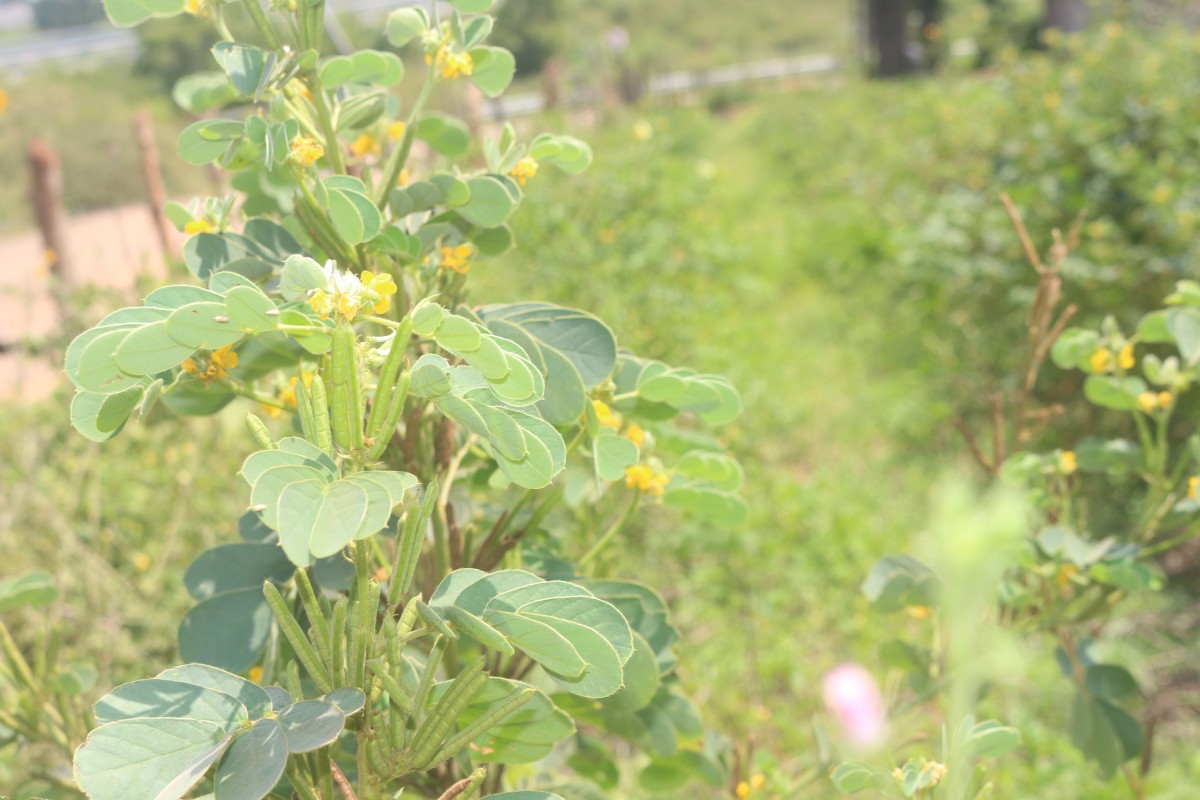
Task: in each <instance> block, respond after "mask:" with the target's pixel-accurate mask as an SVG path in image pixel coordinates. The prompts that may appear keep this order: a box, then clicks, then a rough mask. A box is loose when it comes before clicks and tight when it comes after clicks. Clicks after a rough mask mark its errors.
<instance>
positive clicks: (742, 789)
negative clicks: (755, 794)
mask: <svg viewBox="0 0 1200 800" xmlns="http://www.w3.org/2000/svg"><path fill="white" fill-rule="evenodd" d="M736 794H737V796H738V800H746V798H747V797H749V796H750V784H748V783H746V782H745V781H741V782H739V783H738V785H737V790H736Z"/></svg>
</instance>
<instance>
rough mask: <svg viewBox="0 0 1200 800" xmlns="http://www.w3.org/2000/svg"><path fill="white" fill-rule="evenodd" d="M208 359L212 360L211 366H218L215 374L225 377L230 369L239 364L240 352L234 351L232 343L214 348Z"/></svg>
mask: <svg viewBox="0 0 1200 800" xmlns="http://www.w3.org/2000/svg"><path fill="white" fill-rule="evenodd" d="M208 359H209V361H210V362H211V363H210V364H209V368H210V369H212V368H213V367H216V370H215V376H216V377H218V378H224V377H225V376H226V375H228V374H229V370H231V369H233V368H234V367H236V366H237V365H238V354H237V353H235V352H233V347H232V345H226V346H225V347H222V348H220V349H218V350H213V351H212V354H211V355H209V357H208Z"/></svg>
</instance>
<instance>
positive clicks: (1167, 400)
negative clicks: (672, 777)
mask: <svg viewBox="0 0 1200 800" xmlns="http://www.w3.org/2000/svg"><path fill="white" fill-rule="evenodd" d="M1173 402H1175V396H1174V395H1173V394H1171V393H1170V392H1159V393H1158V404H1159V405H1160V406H1162V407H1163V408H1170V407H1171V403H1173Z"/></svg>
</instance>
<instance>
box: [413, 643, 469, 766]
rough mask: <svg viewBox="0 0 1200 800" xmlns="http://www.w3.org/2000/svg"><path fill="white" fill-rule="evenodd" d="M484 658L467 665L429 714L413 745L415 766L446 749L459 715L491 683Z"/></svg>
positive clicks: (414, 738)
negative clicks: (444, 746) (447, 735)
mask: <svg viewBox="0 0 1200 800" xmlns="http://www.w3.org/2000/svg"><path fill="white" fill-rule="evenodd" d="M484 661H485V659H484V657H483V656H480V657H479V658H477V659H476V660H475V661H473V662H471V663H470V664H468V665H467V666H465V667H463V670H462V672H460V673H458V675H456V676H455V677H454V680H453V681H451V682H450V687H449V688H448V689H447V690H446V693H445V694H444V695H442V699H441V700H439V701H438V704H437V706H435V707H434V709H433V711H432V712H430V713H429V714H428V715H427V716H426V717H425V719H424V721H423V722H422V723H421V727H420V728H418V729H417V732H416V735H414V736H413V740H412V744H411V745H410V747H409V750H410V753H411V756H410V763H411V764H412V765H413V766H416V765H418V764H425V763H427V762H428V761H429V760H430V759H431V758H433V757H434V755H436V754H437V753H438V752H439V751H440V750H441V749H442V743H443V742H442V740H443V739H444V738H445V737H446V734H447V733H448V732H449V731H450V728H451V727H453V726H454V723H455V722H456V721H457V720H458V717H459V715H460V714H462V712H463V710H464V709H466V707H467V706H469V705H470V704H471V701H472V700H474V699H475V696H476V695H477V694H479V692H480V691H482V690H483V685H484V684H485V683H487V673H486V672H484V671H483V663H484Z"/></svg>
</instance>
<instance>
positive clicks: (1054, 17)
mask: <svg viewBox="0 0 1200 800" xmlns="http://www.w3.org/2000/svg"><path fill="white" fill-rule="evenodd" d="M1086 26H1087V2H1086V0H1046V27H1047V28H1057V29H1058V30H1060V31H1062V32H1063V33H1073V32H1075V31H1081V30H1083V29H1084V27H1086Z"/></svg>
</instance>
